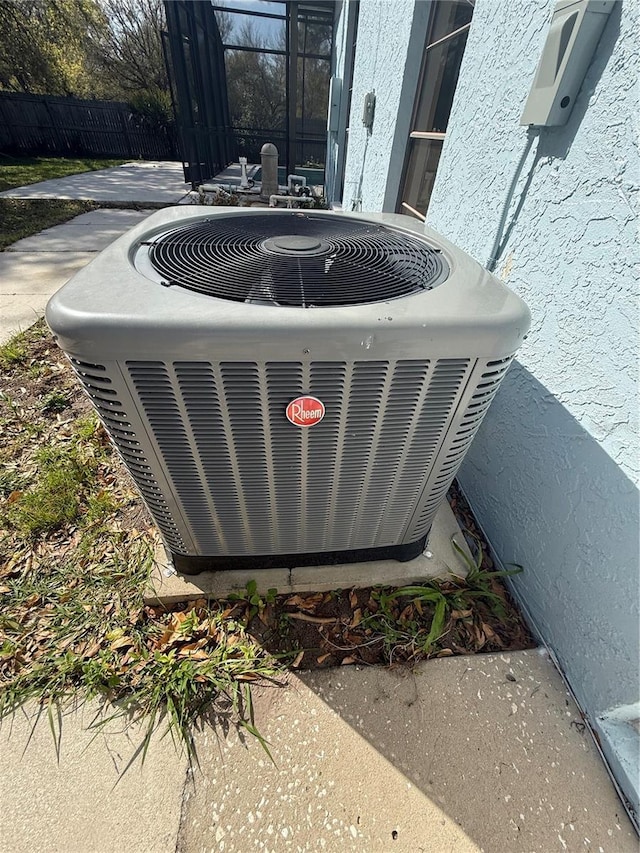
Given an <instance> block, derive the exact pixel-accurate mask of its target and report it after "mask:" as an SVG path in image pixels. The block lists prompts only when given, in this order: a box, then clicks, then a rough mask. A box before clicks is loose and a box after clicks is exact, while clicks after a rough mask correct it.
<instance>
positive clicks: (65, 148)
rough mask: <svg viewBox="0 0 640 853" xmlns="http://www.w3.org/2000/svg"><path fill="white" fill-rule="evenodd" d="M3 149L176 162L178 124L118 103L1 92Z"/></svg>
mask: <svg viewBox="0 0 640 853" xmlns="http://www.w3.org/2000/svg"><path fill="white" fill-rule="evenodd" d="M0 151H4V152H7V153H9V152H11V153H13V154H59V155H63V156H85V157H86V156H93V157H114V158H132V159H138V158H142V159H143V160H176V159H179V157H178V149H177V144H176V138H175V131H174V129H173V128H172V127H159V126H158V125H157V124H155V123H153V122H151V121H150V120H149V119H148V118H147V117H146V116H144V115H142V114H141V113H138V112H135V110H133V109H132V108H131V107H130V106H129V105H128V104H124V103H120V102H118V101H85V100H80V99H78V98H60V97H57V96H54V95H27V94H22V93H17V92H0Z"/></svg>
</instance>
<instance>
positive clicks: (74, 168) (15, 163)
mask: <svg viewBox="0 0 640 853" xmlns="http://www.w3.org/2000/svg"><path fill="white" fill-rule="evenodd" d="M126 162H127V161H126V160H104V159H94V158H87V157H79V158H67V157H10V156H9V155H7V154H0V192H2V191H3V190H10V189H14V188H15V187H24V186H27V185H28V184H37V183H38V182H39V181H48V180H51V179H52V178H65V177H67V175H77V174H78V173H80V172H95V171H97V170H98V169H110V168H111V167H112V166H120V165H122V163H126Z"/></svg>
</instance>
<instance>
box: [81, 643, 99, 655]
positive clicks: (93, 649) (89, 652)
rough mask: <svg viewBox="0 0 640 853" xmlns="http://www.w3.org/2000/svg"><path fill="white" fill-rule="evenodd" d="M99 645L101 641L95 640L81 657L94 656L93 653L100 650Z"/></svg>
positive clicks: (95, 653)
mask: <svg viewBox="0 0 640 853" xmlns="http://www.w3.org/2000/svg"><path fill="white" fill-rule="evenodd" d="M101 645H102V643H101V642H100V641H99V640H98V641H97V642H95V643H94V644H93V645H92V646H90V647H89V648H88V649H87V650H86V652H85V653H84V655H83V657H85V658H92V657H94V655H97V654H98V652H99V651H100V646H101Z"/></svg>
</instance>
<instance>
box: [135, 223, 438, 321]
mask: <svg viewBox="0 0 640 853" xmlns="http://www.w3.org/2000/svg"><path fill="white" fill-rule="evenodd" d="M145 245H147V246H148V251H149V260H150V261H151V264H152V266H153V267H154V268H155V270H156V272H157V273H159V275H160V276H161V277H162V279H163V281H164V282H165V283H166V284H168V285H176V286H179V287H185V288H188V289H189V290H194V291H196V292H198V293H204V294H207V295H208V296H215V297H218V298H221V299H230V300H233V301H237V302H256V303H260V304H268V305H290V306H291V305H295V306H301V307H305V308H312V307H319V306H328V305H359V304H363V303H367V302H381V301H384V300H387V299H396V298H397V297H400V296H407V295H408V294H411V293H416V292H419V291H423V290H430V289H431V288H432V287H435V286H436V285H437V284H440V283H441V282H442V281H444V279H445V278H446V277H447V274H448V269H447V267H446V264H445V262H444V261H443V259H442V256H441V255H440V254H439V252H437V251H436V250H434V249H432V248H430V247H429V246H428V245H427V244H426V243H425V242H423V241H422V240H420V239H419V238H417V237H415V238H414V237H412V236H411V235H409V234H405V233H404V232H401V231H396V230H395V229H392V228H388V227H386V226H384V225H378V224H376V223H371V222H364V221H362V220H354V219H351V218H347V217H341V216H337V215H336V216H331V217H329V216H318V215H315V216H314V215H313V214H308V213H294V214H291V213H284V212H283V213H282V214H277V213H273V214H267V215H263V216H256V215H255V214H254V215H246V216H229V217H220V218H216V219H205V220H202V221H201V222H196V223H190V224H189V225H185V226H182V227H180V228H176V229H174V230H172V231H169V232H167V233H165V234H162V235H161V236H159V237H157V238H156V239H155V240H153V241H150V242H148V243H146V244H145Z"/></svg>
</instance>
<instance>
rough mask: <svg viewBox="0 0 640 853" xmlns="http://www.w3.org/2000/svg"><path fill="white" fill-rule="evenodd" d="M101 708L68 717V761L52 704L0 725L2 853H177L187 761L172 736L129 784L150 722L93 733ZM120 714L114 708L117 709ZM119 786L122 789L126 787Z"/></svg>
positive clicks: (157, 741) (154, 746)
mask: <svg viewBox="0 0 640 853" xmlns="http://www.w3.org/2000/svg"><path fill="white" fill-rule="evenodd" d="M97 712H98V706H97V705H94V704H92V705H91V706H85V707H83V708H81V709H79V710H77V711H72V712H69V713H67V714H65V715H64V716H63V718H62V727H61V732H62V734H61V738H60V758H59V760H58V759H57V756H56V745H55V742H54V740H53V737H52V733H51V730H50V728H49V722H48V720H47V712H46V708H45V709H44V710H43V711H42V712H41V716H40V719H39V721H38V723H37V725H36V726H35V728H34V730H33V733H32V727H33V725H34V722H35V720H36V719H37V712H36V706H35V705H31V706H29V711H28V713H27V714H24V713H23V712H22V711H19V712H18V713H17V714H16V715H15V717H14V718H13V719H6V720H4V721H3V723H2V727H1V728H0V744H1V749H2V773H1V774H0V801H1V802H2V818H1V819H0V823H1V826H2V831H1V832H0V853H122V851H127V853H161V851H169V850H174V848H175V839H176V835H177V831H178V825H179V820H180V809H181V804H182V791H183V786H184V781H185V777H186V768H187V764H186V760H184V759H181V758H180V757H179V756H178V755H177V754H176V751H175V747H174V745H173V742H172V740H171V738H170V737H165V738H162V734H163V730H162V729H160V730H159V732H158V733H157V735H154V736H153V738H152V742H151V746H150V748H149V751H148V753H147V756H146V760H145V763H144V765H142V764H141V762H140V757H139V756H138V759H137V760H136V762H135V763H134V764H133V765H132V766H131V768H130V769H129V770H128V771H127V772H126V773H125V774H124V775H123V776H122V777H121V778H120V774H121V773H122V771H123V770H124V769H125V767H126V765H127V763H128V761H129V759H130V758H131V757H132V755H133V754H134V752H135V751H136V749H137V747H138V746H139V744H140V743H141V741H142V739H143V737H144V734H145V724H144V723H141V724H137V725H135V726H133V728H132V729H130V730H128V731H127V733H124V732H123V731H122V729H123V723H122V722H120V721H117V720H114V721H113V722H111V723H109V724H108V726H107V728H106V729H105V731H104V732H98V733H97V735H96V731H95V730H92V729H90V728H89V726H90V724H91V722H92V720H93V718H94V716H95V715H96V713H97ZM111 713H113V709H112V710H111ZM116 783H117V784H116Z"/></svg>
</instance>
